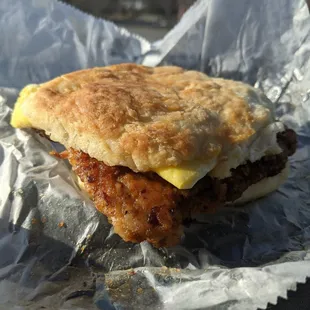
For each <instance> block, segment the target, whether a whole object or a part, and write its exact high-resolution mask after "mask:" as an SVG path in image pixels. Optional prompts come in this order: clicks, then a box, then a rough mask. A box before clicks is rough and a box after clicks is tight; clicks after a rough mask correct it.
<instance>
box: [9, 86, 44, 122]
mask: <svg viewBox="0 0 310 310" xmlns="http://www.w3.org/2000/svg"><path fill="white" fill-rule="evenodd" d="M38 88H39V85H36V84H30V85H27V86H26V87H25V88H23V89H22V91H21V92H20V94H19V97H18V99H17V101H16V103H15V107H14V110H13V113H12V118H11V126H12V127H15V128H27V127H31V123H30V121H29V120H28V118H27V117H26V116H25V114H24V112H23V106H24V105H25V103H26V102H27V99H28V98H29V97H30V95H31V94H34V93H35V92H36V91H37V90H38Z"/></svg>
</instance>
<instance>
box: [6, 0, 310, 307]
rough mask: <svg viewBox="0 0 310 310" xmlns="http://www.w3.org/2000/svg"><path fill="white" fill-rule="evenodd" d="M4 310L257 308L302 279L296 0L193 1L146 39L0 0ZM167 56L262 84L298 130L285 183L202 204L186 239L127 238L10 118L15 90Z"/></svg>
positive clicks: (309, 24) (306, 201) (308, 218)
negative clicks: (171, 24) (254, 196)
mask: <svg viewBox="0 0 310 310" xmlns="http://www.w3.org/2000/svg"><path fill="white" fill-rule="evenodd" d="M0 42H1V48H0V86H1V87H2V88H1V90H0V308H4V309H43V308H46V309H97V308H100V309H105V310H107V309H238V310H242V309H246V310H248V309H257V308H265V307H266V306H267V303H268V302H270V303H276V302H277V298H278V297H279V296H282V297H284V298H285V297H286V294H287V291H288V290H290V289H293V290H294V289H295V288H296V283H298V282H304V281H305V279H306V277H307V276H310V249H309V248H310V124H309V122H310V97H309V94H310V60H309V59H310V20H309V13H308V9H307V7H306V4H305V3H304V2H303V1H302V0H300V1H298V0H283V1H281V4H280V3H279V2H278V1H269V0H260V1H256V0H247V1H245V0H238V1H234V2H233V3H232V1H228V0H205V1H199V2H197V3H196V4H195V5H194V6H193V7H192V8H191V9H190V10H189V11H188V12H187V13H186V14H185V16H184V17H183V19H182V20H181V22H180V23H179V24H178V25H177V26H176V27H175V28H174V29H172V30H171V32H170V33H169V34H168V35H167V36H165V37H164V38H163V39H162V40H160V41H157V42H153V43H150V42H148V41H147V40H145V39H143V38H141V37H139V36H136V35H133V34H130V33H129V32H128V31H126V30H125V29H120V28H118V27H116V26H115V25H114V24H112V23H109V22H106V21H103V20H100V19H95V18H94V17H92V16H89V15H87V14H83V13H81V12H79V11H77V10H75V9H73V8H72V7H70V6H67V5H65V4H63V3H60V2H57V1H54V0H28V1H24V0H2V1H1V2H0ZM120 62H138V63H143V64H146V65H152V66H155V65H163V64H175V65H181V66H184V67H186V68H189V69H197V70H201V71H203V72H206V73H208V74H210V75H211V76H221V77H225V78H232V79H237V80H242V81H245V82H248V83H250V84H252V85H255V86H256V87H258V88H261V89H262V90H263V91H264V92H265V93H266V95H267V96H268V97H269V98H270V99H271V101H272V102H273V103H274V107H275V112H276V115H277V117H278V118H279V119H281V120H282V121H283V122H284V123H285V124H287V125H288V126H290V127H292V128H293V129H295V130H296V132H297V133H298V141H299V142H298V143H299V144H298V150H297V152H296V154H295V155H294V156H293V157H292V158H291V159H290V162H291V172H290V176H289V179H288V181H287V182H286V183H285V184H284V185H283V186H282V187H281V188H280V189H279V190H278V191H277V192H275V193H273V194H271V195H269V196H268V197H265V198H263V199H261V200H258V201H255V202H253V203H251V204H249V205H248V206H246V207H245V208H236V209H233V208H227V209H225V210H221V211H219V213H217V214H214V215H204V216H201V217H199V218H198V219H197V221H196V222H195V223H193V224H192V225H191V226H189V227H188V228H186V231H185V236H184V239H183V241H182V243H181V244H180V245H179V246H177V247H174V248H170V249H154V248H152V246H151V245H149V244H148V243H141V244H128V243H125V242H123V241H122V240H121V239H120V238H119V237H118V236H117V235H115V234H114V233H113V229H112V228H111V226H110V225H109V224H108V222H107V220H106V218H105V217H104V216H103V215H101V214H98V212H97V211H96V210H95V208H94V207H93V204H92V202H91V201H90V200H89V199H88V198H87V197H86V195H84V194H83V193H82V192H81V191H79V189H78V187H77V185H76V180H75V177H74V176H73V175H72V173H71V170H70V167H69V166H68V165H67V163H66V162H64V161H61V160H58V159H56V158H54V157H52V156H50V155H49V151H50V150H52V149H53V148H55V147H56V148H57V147H58V145H51V144H50V143H49V142H48V141H46V140H44V139H43V138H41V137H40V136H39V135H37V134H35V133H34V132H33V131H31V130H15V129H13V128H12V127H11V126H10V125H9V121H10V115H11V108H12V106H13V104H14V101H15V100H16V96H17V94H18V89H20V88H21V87H23V86H24V85H25V84H29V83H40V82H43V81H46V80H48V79H51V78H53V77H55V76H57V75H59V74H62V73H65V72H69V71H73V70H77V69H80V68H86V67H93V66H102V65H108V64H113V63H120Z"/></svg>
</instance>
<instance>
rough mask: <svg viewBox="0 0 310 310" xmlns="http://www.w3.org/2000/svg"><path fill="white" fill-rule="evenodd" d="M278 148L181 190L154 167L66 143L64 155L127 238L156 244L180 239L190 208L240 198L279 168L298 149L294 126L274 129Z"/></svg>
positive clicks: (208, 209) (202, 208)
mask: <svg viewBox="0 0 310 310" xmlns="http://www.w3.org/2000/svg"><path fill="white" fill-rule="evenodd" d="M277 140H278V144H279V145H280V146H281V148H282V150H283V151H282V153H280V154H277V155H269V156H264V157H262V158H261V159H260V160H258V161H256V162H253V163H252V162H249V161H248V162H247V163H245V164H244V165H241V166H239V167H237V168H236V169H232V170H231V176H230V177H228V178H225V179H221V180H220V179H216V178H211V177H210V176H205V177H204V178H202V179H201V180H200V181H199V182H198V183H197V184H196V185H195V186H194V187H193V188H192V189H189V190H179V189H177V188H176V187H174V186H173V185H171V184H170V183H168V182H167V181H165V180H164V179H162V178H161V177H160V176H158V175H157V174H155V173H152V172H148V173H135V172H133V171H132V170H130V169H129V168H126V167H121V166H113V167H111V166H107V165H105V164H104V163H103V162H100V161H98V160H96V159H94V158H91V157H90V156H89V155H88V154H86V153H83V152H81V151H77V150H74V149H69V150H67V151H65V152H63V153H62V154H60V156H61V157H62V158H67V159H68V160H69V162H70V163H71V165H72V167H73V170H74V172H75V173H76V174H77V176H78V177H79V178H80V179H81V181H82V182H83V183H84V187H85V190H86V191H87V192H88V194H89V195H90V197H92V199H93V200H94V203H95V206H96V208H97V209H98V210H99V211H100V212H102V213H103V214H105V215H106V216H107V217H108V219H109V221H110V222H111V224H113V226H114V229H115V232H116V233H117V234H119V235H120V236H121V237H122V238H123V239H124V240H125V241H131V242H142V241H144V240H147V241H149V242H150V243H152V244H153V245H155V246H157V247H161V246H172V245H175V244H177V243H178V242H179V241H180V237H181V235H182V223H183V221H184V220H186V219H188V218H190V217H191V216H192V215H193V214H197V213H202V212H212V210H214V209H215V208H218V207H219V206H221V205H224V204H225V203H227V202H231V201H234V200H236V199H238V198H239V197H240V196H241V195H242V193H243V192H244V191H245V190H246V189H247V188H248V187H249V186H250V185H252V184H255V183H257V182H259V181H261V180H262V179H264V178H266V177H272V176H275V175H277V174H279V173H280V172H281V171H282V170H283V169H284V167H285V165H286V162H287V158H288V156H290V155H292V154H293V153H294V152H295V150H296V134H295V132H294V131H293V130H290V129H287V130H286V131H284V132H282V133H279V134H278V135H277Z"/></svg>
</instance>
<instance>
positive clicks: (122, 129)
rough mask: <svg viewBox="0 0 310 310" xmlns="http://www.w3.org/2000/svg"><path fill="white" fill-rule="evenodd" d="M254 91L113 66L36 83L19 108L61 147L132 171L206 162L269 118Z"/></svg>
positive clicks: (175, 70)
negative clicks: (29, 95) (38, 85)
mask: <svg viewBox="0 0 310 310" xmlns="http://www.w3.org/2000/svg"><path fill="white" fill-rule="evenodd" d="M269 105H270V102H269V101H268V99H267V98H266V97H265V96H264V95H263V94H262V93H261V92H260V91H258V90H256V89H254V88H252V87H250V86H248V85H246V84H243V83H241V82H235V81H231V80H224V79H219V78H209V77H208V76H207V75H205V74H203V73H199V72H196V71H186V70H184V69H182V68H179V67H168V66H166V67H157V68H150V67H145V66H141V65H135V64H120V65H113V66H108V67H102V68H93V69H87V70H81V71H77V72H73V73H70V74H66V75H63V76H60V77H58V78H55V79H54V80H52V81H50V82H47V83H45V84H42V85H41V87H40V88H39V89H38V91H37V92H36V93H34V94H32V95H31V97H30V98H29V99H28V100H27V104H25V105H24V106H23V112H24V113H25V115H26V116H27V117H28V118H29V120H30V122H31V124H32V125H33V127H35V128H38V129H42V130H44V131H45V132H46V134H47V135H49V136H50V138H51V139H52V140H54V141H57V142H60V143H62V144H63V145H65V146H66V147H67V148H69V147H72V148H74V149H78V150H82V151H83V152H85V153H88V154H89V155H90V156H91V157H94V158H96V159H97V160H100V161H103V162H105V163H106V164H108V165H111V166H112V165H122V166H127V167H129V168H131V169H132V170H133V171H149V170H154V169H156V168H159V167H166V166H176V165H178V164H180V163H182V162H185V161H192V160H201V161H206V162H207V161H209V160H211V159H213V158H215V157H218V156H219V154H225V152H229V149H230V148H234V146H235V145H237V144H240V145H242V144H244V143H247V141H249V140H251V139H253V137H255V134H256V133H257V132H258V131H259V130H260V129H261V128H263V127H265V126H266V125H268V124H269V123H271V122H272V121H273V119H272V112H271V110H270V109H269Z"/></svg>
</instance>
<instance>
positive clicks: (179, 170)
mask: <svg viewBox="0 0 310 310" xmlns="http://www.w3.org/2000/svg"><path fill="white" fill-rule="evenodd" d="M39 87H40V86H39V85H28V86H26V87H25V88H24V89H23V90H22V91H21V93H20V95H19V98H18V100H17V102H16V104H15V107H14V111H13V114H12V119H11V125H12V126H13V127H15V128H27V127H31V123H30V121H29V120H28V118H27V117H26V116H25V114H24V112H23V110H24V109H25V108H26V104H27V101H28V100H31V97H32V95H33V94H34V93H35V92H36V91H37V90H38V88H39ZM283 130H284V126H283V124H282V123H280V122H275V123H271V124H269V125H268V126H267V127H265V128H263V129H261V130H259V131H258V132H257V133H256V134H255V136H254V137H253V138H252V139H250V140H249V141H247V143H246V144H244V145H236V146H235V147H234V148H232V149H230V150H228V151H227V154H221V155H220V156H218V157H216V158H214V159H212V160H211V161H209V162H201V161H198V160H196V161H192V162H187V163H182V164H180V165H179V166H176V167H163V168H158V169H156V170H155V172H156V173H157V174H158V175H160V176H161V177H162V178H163V179H165V180H166V181H168V182H169V183H171V184H172V185H174V186H175V187H177V188H178V189H190V188H192V187H193V186H194V185H195V184H196V183H197V182H198V181H199V180H200V179H201V178H203V177H204V176H205V175H207V174H208V173H209V175H210V176H212V177H216V178H220V179H222V178H225V177H228V176H230V169H233V168H236V167H237V166H239V165H240V164H242V163H244V162H245V161H247V160H250V161H252V162H253V161H255V160H258V159H260V158H261V157H263V156H264V155H268V154H277V153H279V152H281V149H280V147H279V145H278V144H277V137H276V135H277V133H278V132H281V131H283Z"/></svg>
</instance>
